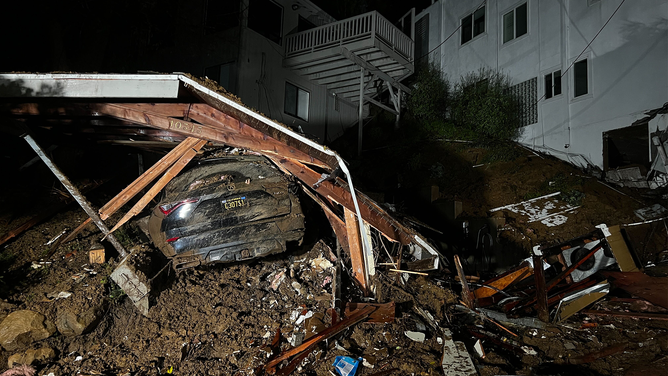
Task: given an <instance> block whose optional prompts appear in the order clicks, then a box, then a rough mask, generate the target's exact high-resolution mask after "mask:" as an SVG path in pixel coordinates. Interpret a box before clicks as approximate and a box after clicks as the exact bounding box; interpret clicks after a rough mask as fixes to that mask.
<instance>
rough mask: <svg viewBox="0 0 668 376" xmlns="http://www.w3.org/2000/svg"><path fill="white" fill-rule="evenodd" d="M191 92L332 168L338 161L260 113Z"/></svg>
mask: <svg viewBox="0 0 668 376" xmlns="http://www.w3.org/2000/svg"><path fill="white" fill-rule="evenodd" d="M183 81H184V82H186V83H187V82H188V79H183ZM186 87H188V85H186ZM193 93H194V94H195V95H197V96H198V97H200V98H201V99H202V100H203V101H204V102H206V103H207V104H209V105H210V106H211V107H212V108H216V109H218V110H220V111H222V112H223V113H225V114H228V115H230V116H232V117H233V118H234V119H237V120H238V121H239V122H241V123H243V124H244V125H246V126H249V127H251V128H254V129H256V130H258V131H260V132H261V133H262V134H264V135H267V136H268V137H271V138H272V139H274V140H278V141H279V142H281V143H283V144H286V145H288V146H290V147H292V148H295V149H297V150H299V151H301V152H302V153H304V154H306V155H308V156H309V157H313V158H315V159H318V160H320V161H322V162H324V163H326V164H327V165H328V166H329V167H330V168H331V169H332V170H333V169H335V168H336V167H338V165H339V162H338V160H337V159H336V157H335V156H333V155H329V154H327V153H325V152H324V151H322V150H319V149H316V148H314V147H312V146H310V145H308V144H307V143H306V142H303V141H302V140H299V139H298V138H296V137H295V136H294V135H292V134H291V132H286V130H284V129H280V128H281V127H280V126H278V127H277V126H272V125H271V124H272V123H273V124H276V123H275V122H274V121H273V120H271V119H269V118H266V117H265V116H263V115H260V114H251V113H249V112H250V111H249V110H248V109H246V108H242V107H241V106H235V104H232V103H226V102H223V101H221V100H220V99H218V98H216V97H214V96H213V95H211V94H209V93H205V92H202V91H199V90H198V91H194V90H193ZM230 102H231V101H230ZM276 125H278V124H276Z"/></svg>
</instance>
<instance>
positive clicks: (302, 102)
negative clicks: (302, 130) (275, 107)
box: [284, 82, 311, 121]
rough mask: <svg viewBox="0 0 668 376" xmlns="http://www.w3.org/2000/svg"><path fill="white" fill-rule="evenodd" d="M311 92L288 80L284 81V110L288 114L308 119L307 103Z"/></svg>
mask: <svg viewBox="0 0 668 376" xmlns="http://www.w3.org/2000/svg"><path fill="white" fill-rule="evenodd" d="M310 96H311V94H310V93H309V92H308V91H306V90H304V89H302V88H300V87H297V86H295V85H293V84H291V83H289V82H286V83H285V105H284V111H285V113H286V114H288V115H292V116H294V117H296V118H299V119H302V120H305V121H308V105H309V99H310Z"/></svg>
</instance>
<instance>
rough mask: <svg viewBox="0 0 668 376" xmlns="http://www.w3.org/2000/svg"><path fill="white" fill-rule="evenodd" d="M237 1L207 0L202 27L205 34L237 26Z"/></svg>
mask: <svg viewBox="0 0 668 376" xmlns="http://www.w3.org/2000/svg"><path fill="white" fill-rule="evenodd" d="M239 4H240V2H239V0H208V1H207V2H206V15H205V21H204V26H205V28H206V32H207V33H213V32H216V31H222V30H227V29H231V28H233V27H236V26H239V16H240V14H239Z"/></svg>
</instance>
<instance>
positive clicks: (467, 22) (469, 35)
mask: <svg viewBox="0 0 668 376" xmlns="http://www.w3.org/2000/svg"><path fill="white" fill-rule="evenodd" d="M471 39H473V22H472V18H471V16H468V17H465V18H463V19H462V44H464V43H466V42H468V41H470V40H471Z"/></svg>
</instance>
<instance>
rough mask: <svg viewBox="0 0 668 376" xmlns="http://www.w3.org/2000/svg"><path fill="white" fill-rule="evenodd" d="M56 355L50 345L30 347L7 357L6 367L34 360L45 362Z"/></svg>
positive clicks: (31, 362) (29, 362)
mask: <svg viewBox="0 0 668 376" xmlns="http://www.w3.org/2000/svg"><path fill="white" fill-rule="evenodd" d="M55 357H56V352H55V351H54V350H53V349H52V348H50V347H43V348H41V349H37V350H34V349H30V350H26V351H25V352H23V353H16V354H14V355H12V356H10V357H9V360H8V361H7V367H8V368H12V367H14V364H27V365H31V364H33V363H34V362H35V361H36V362H37V363H42V364H44V363H46V362H48V361H49V360H51V359H54V358H55Z"/></svg>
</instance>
